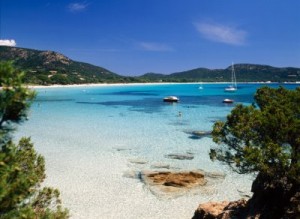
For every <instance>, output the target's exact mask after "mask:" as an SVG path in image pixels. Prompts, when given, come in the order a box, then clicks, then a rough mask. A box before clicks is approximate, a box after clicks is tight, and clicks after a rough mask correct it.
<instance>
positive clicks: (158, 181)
mask: <svg viewBox="0 0 300 219" xmlns="http://www.w3.org/2000/svg"><path fill="white" fill-rule="evenodd" d="M141 180H142V181H143V182H144V183H145V185H146V186H147V187H148V188H149V189H150V191H151V192H153V193H154V194H155V195H157V196H158V197H167V198H173V197H176V196H181V195H184V194H186V193H187V192H189V191H190V190H192V189H196V188H199V187H201V186H204V185H205V184H206V183H207V181H206V179H204V174H203V173H202V172H200V171H186V172H169V171H142V172H141Z"/></svg>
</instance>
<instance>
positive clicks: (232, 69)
mask: <svg viewBox="0 0 300 219" xmlns="http://www.w3.org/2000/svg"><path fill="white" fill-rule="evenodd" d="M231 71H232V72H231V83H232V86H233V87H234V88H237V85H236V77H235V71H234V64H233V62H232V65H231Z"/></svg>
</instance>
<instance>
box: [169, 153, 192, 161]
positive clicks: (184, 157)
mask: <svg viewBox="0 0 300 219" xmlns="http://www.w3.org/2000/svg"><path fill="white" fill-rule="evenodd" d="M165 157H166V158H170V159H177V160H192V159H194V155H192V154H167V155H165Z"/></svg>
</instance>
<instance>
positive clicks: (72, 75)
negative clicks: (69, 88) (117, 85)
mask: <svg viewBox="0 0 300 219" xmlns="http://www.w3.org/2000/svg"><path fill="white" fill-rule="evenodd" d="M0 60H1V61H8V60H12V61H13V63H14V65H15V67H16V68H18V69H20V70H23V71H25V72H26V77H25V82H26V83H29V84H42V85H50V84H82V83H114V82H132V81H135V80H137V79H135V78H131V77H124V76H120V75H118V74H115V73H113V72H111V71H109V70H107V69H105V68H102V67H97V66H94V65H91V64H88V63H83V62H76V61H73V60H71V59H69V58H68V57H66V56H64V55H62V54H59V53H56V52H53V51H39V50H33V49H24V48H16V47H6V46H0Z"/></svg>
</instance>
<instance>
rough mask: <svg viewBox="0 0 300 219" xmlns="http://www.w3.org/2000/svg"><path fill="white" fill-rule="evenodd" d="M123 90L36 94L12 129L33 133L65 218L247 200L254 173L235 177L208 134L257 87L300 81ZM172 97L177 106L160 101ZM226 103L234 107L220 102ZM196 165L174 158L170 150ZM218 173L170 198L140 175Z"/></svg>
mask: <svg viewBox="0 0 300 219" xmlns="http://www.w3.org/2000/svg"><path fill="white" fill-rule="evenodd" d="M227 85H228V84H205V83H201V85H200V84H198V83H192V84H124V85H107V86H103V85H102V86H101V85H100V86H88V85H87V86H74V87H43V88H35V90H36V91H37V98H36V100H35V101H34V102H33V104H32V106H31V109H30V112H29V115H28V121H26V122H24V123H23V124H21V125H20V126H18V129H17V131H16V133H15V140H16V141H17V140H18V139H20V138H21V137H22V136H27V137H31V140H32V142H33V143H34V145H35V148H36V150H37V151H38V153H40V154H42V155H43V156H44V157H45V160H46V175H47V178H46V180H45V182H44V184H43V185H45V186H51V187H55V188H58V189H59V190H60V192H61V198H62V201H63V205H64V206H65V207H67V208H68V209H69V210H70V215H71V218H76V219H77V218H80V219H81V218H82V219H94V218H95V219H96V218H104V219H106V218H126V219H139V218H143V219H147V218H153V219H156V218H157V219H158V218H159V219H161V218H164V219H168V218H170V219H171V218H172V219H177V218H178V219H184V218H191V217H192V216H193V214H194V211H195V210H196V208H197V207H198V205H199V204H200V203H204V202H208V201H223V200H229V201H230V200H237V199H240V198H243V197H244V198H245V197H246V198H247V197H249V196H251V184H252V181H253V179H254V177H255V175H240V174H237V173H235V172H233V171H232V170H231V169H230V168H229V167H227V166H226V165H223V164H221V163H220V162H218V161H214V162H213V161H211V160H210V158H209V151H210V149H211V148H213V147H217V145H216V144H215V143H214V142H213V141H212V138H211V136H209V135H204V136H201V135H200V136H199V135H194V134H193V133H195V132H209V131H211V130H212V127H213V124H214V123H215V122H216V121H218V120H225V119H226V116H227V115H228V114H229V113H230V111H231V110H232V109H233V107H234V106H235V105H236V104H244V105H250V104H252V103H253V101H254V94H255V91H256V89H257V88H259V87H262V86H270V87H279V86H284V87H286V88H288V89H295V88H296V87H297V86H299V84H260V83H257V84H255V83H253V84H250V83H247V84H246V83H245V84H239V85H238V90H237V92H234V93H226V92H224V88H225V87H226V86H227ZM166 96H177V97H178V98H179V99H180V101H179V102H178V103H166V102H163V98H164V97H166ZM225 98H229V99H233V100H234V103H233V104H225V103H223V102H222V101H223V100H224V99H225ZM174 153H175V154H190V155H191V154H192V155H193V157H194V158H193V159H190V160H178V159H170V157H168V156H167V155H169V154H174ZM158 167H165V169H164V168H161V169H160V171H162V170H166V171H186V170H187V171H190V170H201V171H205V172H207V173H221V174H223V176H224V177H223V178H222V179H220V180H217V181H215V183H214V184H211V185H210V186H209V188H206V189H203V190H202V191H198V192H195V193H193V192H189V193H186V194H184V195H181V196H176V197H169V196H166V197H163V196H158V195H157V194H155V193H153V191H152V190H151V189H150V188H149V187H148V186H147V185H145V184H144V183H143V182H142V181H141V179H140V178H139V177H135V176H138V174H136V173H139V172H141V171H147V170H156V169H157V168H158Z"/></svg>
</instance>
